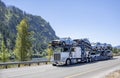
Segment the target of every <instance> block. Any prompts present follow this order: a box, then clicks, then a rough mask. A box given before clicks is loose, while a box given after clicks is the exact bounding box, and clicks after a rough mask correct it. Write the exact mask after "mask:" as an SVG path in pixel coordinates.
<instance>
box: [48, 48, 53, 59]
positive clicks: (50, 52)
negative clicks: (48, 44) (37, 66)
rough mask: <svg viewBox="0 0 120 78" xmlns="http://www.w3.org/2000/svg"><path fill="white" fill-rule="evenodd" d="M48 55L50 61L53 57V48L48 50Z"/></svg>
mask: <svg viewBox="0 0 120 78" xmlns="http://www.w3.org/2000/svg"><path fill="white" fill-rule="evenodd" d="M47 53H48V60H49V61H50V59H51V57H52V56H53V50H52V48H48V49H47Z"/></svg>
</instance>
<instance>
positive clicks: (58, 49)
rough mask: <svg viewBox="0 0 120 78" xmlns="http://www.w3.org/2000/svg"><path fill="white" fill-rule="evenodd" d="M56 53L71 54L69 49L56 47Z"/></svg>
mask: <svg viewBox="0 0 120 78" xmlns="http://www.w3.org/2000/svg"><path fill="white" fill-rule="evenodd" d="M53 50H54V52H69V48H65V47H64V48H63V47H56V48H54V49H53Z"/></svg>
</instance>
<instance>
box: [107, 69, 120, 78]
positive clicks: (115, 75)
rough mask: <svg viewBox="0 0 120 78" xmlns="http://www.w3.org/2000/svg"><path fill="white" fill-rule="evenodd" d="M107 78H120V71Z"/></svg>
mask: <svg viewBox="0 0 120 78" xmlns="http://www.w3.org/2000/svg"><path fill="white" fill-rule="evenodd" d="M105 78H120V70H116V71H114V72H112V73H110V74H108V75H107V76H106V77H105Z"/></svg>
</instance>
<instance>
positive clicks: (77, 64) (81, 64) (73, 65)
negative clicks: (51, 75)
mask: <svg viewBox="0 0 120 78" xmlns="http://www.w3.org/2000/svg"><path fill="white" fill-rule="evenodd" d="M116 59H118V58H116V57H114V58H112V59H107V60H98V61H94V62H88V63H84V62H80V63H75V64H71V65H58V66H56V67H67V68H68V67H76V66H83V65H87V64H94V63H97V62H101V61H108V60H116Z"/></svg>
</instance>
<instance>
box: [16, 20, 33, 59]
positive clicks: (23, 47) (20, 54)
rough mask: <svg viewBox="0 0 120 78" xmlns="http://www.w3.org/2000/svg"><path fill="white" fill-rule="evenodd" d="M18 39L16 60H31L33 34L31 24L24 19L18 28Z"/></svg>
mask: <svg viewBox="0 0 120 78" xmlns="http://www.w3.org/2000/svg"><path fill="white" fill-rule="evenodd" d="M17 31H18V33H17V39H16V45H15V49H14V53H15V55H16V58H17V59H18V60H19V61H26V60H30V59H31V55H32V34H31V33H32V32H29V24H28V21H27V20H26V19H23V20H22V21H21V22H20V24H19V25H18V26H17Z"/></svg>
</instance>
